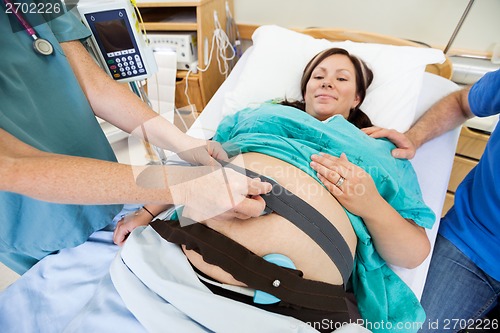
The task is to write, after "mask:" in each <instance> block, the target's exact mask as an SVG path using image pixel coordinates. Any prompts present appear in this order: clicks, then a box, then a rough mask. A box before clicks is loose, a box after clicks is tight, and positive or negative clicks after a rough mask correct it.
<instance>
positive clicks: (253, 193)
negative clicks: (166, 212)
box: [169, 166, 272, 222]
mask: <svg viewBox="0 0 500 333" xmlns="http://www.w3.org/2000/svg"><path fill="white" fill-rule="evenodd" d="M185 170H186V169H183V170H182V171H185ZM188 173H189V174H188V176H189V177H188V178H187V179H186V178H185V180H184V181H182V182H180V183H179V182H177V183H176V185H173V186H170V191H171V194H172V198H173V200H174V202H173V203H174V204H177V205H178V204H182V205H184V209H183V216H185V217H189V218H191V219H193V220H195V221H198V222H202V221H204V220H207V219H212V218H213V219H218V220H226V219H232V218H239V219H248V218H250V217H257V216H259V215H260V214H261V213H262V212H263V211H264V209H265V202H264V199H262V197H261V196H260V195H261V194H265V193H268V192H270V191H271V189H272V186H271V184H269V183H267V182H262V181H261V180H260V179H258V178H249V177H247V176H245V175H242V174H240V173H238V172H236V171H234V170H232V169H229V168H223V167H220V166H219V167H191V168H189V170H188ZM169 183H170V184H174V183H172V182H169Z"/></svg>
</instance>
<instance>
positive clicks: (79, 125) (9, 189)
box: [0, 1, 269, 274]
mask: <svg viewBox="0 0 500 333" xmlns="http://www.w3.org/2000/svg"><path fill="white" fill-rule="evenodd" d="M6 2H8V1H2V2H1V5H0V8H1V10H0V45H1V47H0V261H1V262H3V263H4V264H6V265H7V266H9V267H10V268H11V269H13V270H14V271H16V272H17V273H19V274H22V273H24V272H25V271H26V270H28V269H29V268H30V267H31V266H32V265H34V264H35V263H36V262H37V261H39V260H40V259H41V258H43V257H44V256H46V255H48V254H50V253H54V252H56V251H58V250H59V249H62V248H66V247H73V246H77V245H79V244H81V243H83V242H84V241H85V240H86V239H87V238H88V237H89V235H90V234H92V233H93V232H94V231H96V230H100V229H102V228H105V227H106V226H107V225H108V224H109V223H110V222H111V221H112V219H113V217H114V216H115V215H116V214H117V213H118V212H119V211H120V210H121V206H120V205H118V203H145V202H156V203H160V202H162V203H171V202H172V196H173V194H174V193H172V191H170V190H169V189H168V188H161V189H158V188H156V189H146V188H144V187H140V186H138V185H137V184H136V182H135V181H134V178H133V170H132V169H131V167H130V166H126V165H122V164H118V163H113V162H116V159H115V155H114V153H113V151H112V149H111V146H110V145H109V143H108V141H107V139H106V137H105V135H104V133H103V132H102V130H101V128H100V126H99V123H98V122H97V120H96V117H95V116H96V115H97V116H99V117H101V118H103V119H105V120H107V121H108V122H110V123H112V124H114V125H116V126H117V127H119V128H121V129H123V130H124V131H126V132H129V133H130V132H132V131H133V130H134V129H136V128H139V127H140V126H141V124H143V123H145V122H146V121H149V123H148V124H149V127H148V129H149V130H150V131H149V132H148V137H149V138H150V139H151V141H152V143H153V144H155V145H157V146H160V147H162V148H164V149H169V150H173V151H190V150H193V149H194V148H196V147H199V148H200V149H198V150H196V149H195V151H196V153H193V154H191V155H189V154H186V155H184V156H185V157H186V159H187V160H190V161H192V162H198V163H200V164H210V163H212V162H213V159H212V156H213V157H220V155H219V154H220V153H221V150H219V148H218V146H216V145H214V144H211V145H210V146H209V145H208V144H207V142H206V141H204V140H197V139H194V138H191V137H188V136H187V135H185V134H183V133H182V132H181V131H179V130H178V129H177V128H176V127H174V126H173V125H171V124H170V123H168V122H166V121H164V120H163V119H162V118H161V117H156V116H157V114H156V113H154V111H152V110H151V109H149V108H148V107H147V106H146V105H145V104H144V103H142V102H141V101H140V100H139V99H138V98H137V97H136V96H135V95H134V94H132V93H131V92H130V91H129V89H128V88H127V87H124V86H122V85H119V84H117V83H115V82H114V81H113V80H112V79H110V78H109V77H107V75H106V74H105V73H104V72H103V71H102V70H100V69H99V68H98V67H97V66H96V65H95V63H94V61H93V59H92V58H91V57H90V56H89V54H88V53H87V52H86V50H85V48H84V47H83V45H82V44H81V42H80V40H84V39H86V38H87V37H89V35H90V32H89V31H88V30H87V28H85V26H84V25H83V24H82V23H81V21H80V20H79V19H78V18H77V17H76V15H74V14H73V13H72V12H66V13H64V14H63V15H60V16H58V17H56V18H55V19H53V20H50V21H48V22H46V23H43V24H36V25H35V26H34V27H32V28H33V29H34V31H35V33H36V35H37V37H38V38H40V39H45V40H47V41H48V42H50V44H51V45H52V47H53V51H52V52H50V53H49V52H47V53H48V54H41V53H40V52H37V51H36V50H35V49H34V47H33V38H32V37H31V36H30V34H28V33H26V32H28V30H29V29H26V28H24V29H23V28H22V27H21V25H20V23H19V19H17V18H16V17H15V16H14V15H13V14H12V13H10V14H8V13H6V12H7V7H8V6H6V4H5V3H6ZM27 2H31V1H27ZM28 23H29V21H28ZM56 154H57V155H56ZM184 156H183V157H184ZM80 157H85V158H87V159H81V158H80ZM158 168H162V171H161V173H162V174H163V173H164V174H168V175H169V180H170V179H171V177H177V176H178V177H185V173H186V171H182V170H180V169H176V171H175V172H174V173H172V172H171V170H170V169H169V168H167V167H158ZM200 168H201V167H200ZM170 176H171V177H170ZM212 178H217V177H212ZM212 178H211V179H210V180H211V181H212ZM240 183H241V184H240V185H239V187H238V188H237V189H236V192H235V193H237V194H238V195H240V198H241V200H240V201H241V204H240V206H238V214H242V215H245V214H248V215H249V216H250V215H255V214H258V213H260V212H261V211H262V210H263V209H264V204H263V202H260V201H258V200H257V199H249V198H248V199H247V198H246V196H247V194H249V193H251V194H260V193H261V192H265V191H266V190H268V189H269V184H266V183H261V182H260V181H258V180H251V181H249V182H247V179H243V181H242V182H240ZM204 185H206V186H208V187H209V188H212V189H213V188H218V186H221V188H225V184H224V183H223V181H221V180H220V179H219V180H217V179H213V183H211V184H209V183H206V184H204ZM250 185H252V190H251V191H252V192H249V186H250ZM196 190H198V191H195V189H192V190H191V189H190V188H189V185H188V183H186V184H185V185H184V183H183V185H182V186H179V187H178V188H176V191H179V197H180V198H183V199H184V200H188V199H191V200H189V202H190V203H203V204H205V205H206V206H207V207H210V206H211V205H214V206H217V207H218V206H220V207H221V209H222V210H226V209H228V210H229V209H232V208H234V207H231V205H229V204H226V203H223V202H220V200H219V199H218V198H211V197H209V196H208V195H205V194H204V193H212V192H210V191H203V190H200V188H199V187H198V188H196ZM197 195H198V196H199V198H195V196H197ZM217 200H219V201H217ZM82 204H83V205H82ZM203 208H204V207H199V209H200V210H201V209H203ZM234 209H235V208H234ZM231 212H232V211H230V212H229V215H231ZM234 214H235V213H234ZM242 215H240V216H242Z"/></svg>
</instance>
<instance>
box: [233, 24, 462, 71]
mask: <svg viewBox="0 0 500 333" xmlns="http://www.w3.org/2000/svg"><path fill="white" fill-rule="evenodd" d="M258 27H259V26H257V25H246V24H238V29H239V31H240V37H241V38H242V39H248V40H251V39H252V34H253V32H254V31H255V29H257V28H258ZM291 30H294V31H297V32H300V33H303V34H306V35H309V36H311V37H314V38H324V39H327V40H330V41H344V40H350V41H353V42H360V43H377V44H390V45H399V46H414V47H426V46H424V45H422V44H419V43H416V42H412V41H409V40H406V39H401V38H397V37H391V36H387V35H381V34H376V33H371V32H364V31H354V30H346V29H340V28H309V29H291ZM425 70H426V71H427V72H429V73H433V74H436V75H439V76H442V77H444V78H446V79H448V80H449V79H451V76H452V74H453V64H452V62H451V60H450V59H449V58H448V57H446V60H445V62H443V63H442V64H430V65H427V67H426V69H425Z"/></svg>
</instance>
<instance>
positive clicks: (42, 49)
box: [3, 0, 54, 55]
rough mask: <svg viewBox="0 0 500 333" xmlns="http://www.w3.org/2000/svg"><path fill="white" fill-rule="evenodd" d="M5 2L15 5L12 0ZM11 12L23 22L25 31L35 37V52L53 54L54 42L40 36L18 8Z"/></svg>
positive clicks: (4, 0) (20, 22) (5, 1)
mask: <svg viewBox="0 0 500 333" xmlns="http://www.w3.org/2000/svg"><path fill="white" fill-rule="evenodd" d="M3 2H4V3H5V4H10V5H11V8H13V6H14V4H13V3H12V2H11V1H10V0H3ZM11 13H12V14H14V16H15V17H16V18H17V21H18V22H19V24H21V25H22V27H23V28H24V31H26V33H27V34H28V35H29V36H30V37H31V38H33V49H34V50H35V52H37V53H39V54H42V55H51V54H52V53H53V52H54V48H53V46H52V44H51V43H50V42H49V41H48V40H46V39H44V38H40V37H38V35H37V34H36V31H35V29H34V28H33V27H32V26H31V24H29V23H28V21H26V20H25V19H24V17H22V16H21V14H20V13H18V12H17V10H12V12H11Z"/></svg>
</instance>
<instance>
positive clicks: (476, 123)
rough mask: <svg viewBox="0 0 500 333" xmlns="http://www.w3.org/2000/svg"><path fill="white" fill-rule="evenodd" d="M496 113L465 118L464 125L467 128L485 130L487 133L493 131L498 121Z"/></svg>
mask: <svg viewBox="0 0 500 333" xmlns="http://www.w3.org/2000/svg"><path fill="white" fill-rule="evenodd" d="M498 117H499V116H498V115H495V116H490V117H481V118H480V117H474V118H471V119H469V120H467V121H466V122H465V124H464V126H467V127H469V128H473V129H478V130H481V131H485V132H488V133H491V132H493V130H494V129H495V126H496V125H497V123H498Z"/></svg>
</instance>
